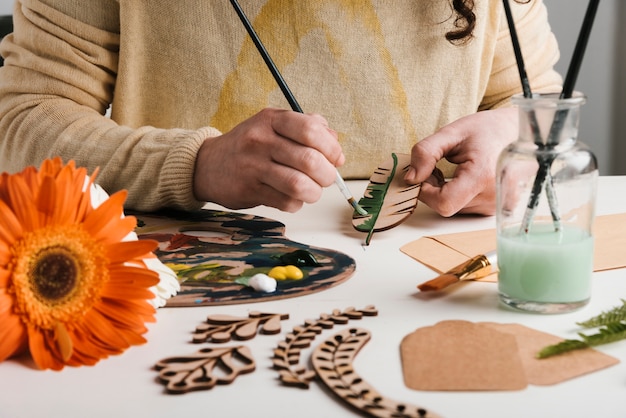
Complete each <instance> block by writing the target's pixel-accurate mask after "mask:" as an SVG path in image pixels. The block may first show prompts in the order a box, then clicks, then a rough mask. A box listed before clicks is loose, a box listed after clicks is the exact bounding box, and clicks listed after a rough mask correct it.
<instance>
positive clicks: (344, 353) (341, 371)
mask: <svg viewBox="0 0 626 418" xmlns="http://www.w3.org/2000/svg"><path fill="white" fill-rule="evenodd" d="M369 340H370V333H369V331H367V330H364V329H360V328H350V329H346V330H343V331H341V332H339V333H337V334H335V335H334V336H332V337H331V338H329V339H327V340H326V341H324V342H323V343H322V344H320V345H319V346H318V347H317V348H316V349H315V350H314V352H313V355H312V358H311V361H312V363H313V368H314V369H315V371H316V372H317V375H318V376H319V377H320V379H321V380H322V382H324V384H325V385H326V386H328V388H329V389H330V390H331V391H332V392H333V393H335V395H337V396H338V397H339V398H341V399H342V400H344V401H345V402H347V403H348V404H350V405H351V406H352V407H354V408H356V409H358V410H359V411H361V412H362V413H364V414H366V415H368V416H372V417H380V418H404V417H406V418H409V417H418V418H436V417H438V415H436V414H434V413H431V412H430V411H428V410H426V409H424V408H422V407H418V406H414V405H410V404H406V403H398V402H395V401H393V400H390V399H387V398H385V397H384V396H382V395H380V394H379V393H378V392H376V390H375V389H374V388H373V387H372V386H371V385H370V384H368V383H367V382H366V381H364V380H363V379H362V378H361V377H360V376H359V375H358V374H357V373H356V372H355V371H354V368H353V367H352V363H353V361H354V358H355V357H356V355H357V353H358V352H359V351H360V350H361V348H363V346H364V345H365V344H366V343H367V342H368V341H369Z"/></svg>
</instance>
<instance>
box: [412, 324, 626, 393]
mask: <svg viewBox="0 0 626 418" xmlns="http://www.w3.org/2000/svg"><path fill="white" fill-rule="evenodd" d="M561 340H562V339H561V338H559V337H556V336H554V335H551V334H547V333H544V332H540V331H537V330H534V329H531V328H528V327H525V326H523V325H519V324H496V323H492V322H480V323H472V322H469V321H442V322H439V323H437V324H436V325H434V326H430V327H424V328H420V329H417V330H415V331H414V332H413V333H411V334H409V335H407V336H406V337H405V338H404V339H403V340H402V343H401V346H400V351H401V355H402V371H403V375H404V382H405V385H406V386H407V387H409V388H411V389H415V390H428V391H460V390H463V391H477V390H494V391H495V390H521V389H524V388H526V387H527V386H528V385H529V384H533V385H552V384H556V383H560V382H563V381H565V380H569V379H572V378H575V377H578V376H582V375H585V374H588V373H592V372H595V371H597V370H601V369H604V368H607V367H610V366H613V365H615V364H618V363H619V360H618V359H616V358H614V357H611V356H608V355H606V354H603V353H601V352H599V351H597V350H594V349H592V348H588V349H584V350H575V351H571V352H569V353H565V354H561V355H558V356H554V357H549V358H546V359H537V358H535V355H536V353H537V352H539V350H540V349H542V348H543V347H545V346H546V345H550V344H554V343H556V342H559V341H561Z"/></svg>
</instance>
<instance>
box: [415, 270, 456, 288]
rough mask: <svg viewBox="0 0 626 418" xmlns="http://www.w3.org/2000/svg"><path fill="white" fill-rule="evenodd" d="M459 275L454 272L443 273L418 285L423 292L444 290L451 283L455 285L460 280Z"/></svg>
mask: <svg viewBox="0 0 626 418" xmlns="http://www.w3.org/2000/svg"><path fill="white" fill-rule="evenodd" d="M459 281H460V280H459V277H458V276H455V275H454V274H449V273H447V274H442V275H441V276H439V277H436V278H434V279H432V280H429V281H427V282H424V283H422V284H420V285H418V286H417V288H418V289H419V290H421V291H422V292H430V291H433V290H442V289H444V288H446V287H448V286H450V285H453V284H455V283H457V282H459Z"/></svg>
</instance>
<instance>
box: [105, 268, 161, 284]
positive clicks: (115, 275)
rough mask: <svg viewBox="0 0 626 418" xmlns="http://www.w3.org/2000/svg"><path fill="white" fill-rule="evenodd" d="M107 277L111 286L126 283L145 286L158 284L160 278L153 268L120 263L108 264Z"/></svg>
mask: <svg viewBox="0 0 626 418" xmlns="http://www.w3.org/2000/svg"><path fill="white" fill-rule="evenodd" d="M109 277H110V279H109V280H110V282H109V283H110V284H111V286H117V285H118V284H126V285H133V286H137V287H145V288H147V287H151V286H154V285H156V284H158V283H159V280H160V279H159V275H158V273H157V272H156V271H154V270H150V269H147V268H137V267H131V266H126V265H122V264H114V265H112V266H109Z"/></svg>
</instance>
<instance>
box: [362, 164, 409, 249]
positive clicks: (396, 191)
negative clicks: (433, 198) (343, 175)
mask: <svg viewBox="0 0 626 418" xmlns="http://www.w3.org/2000/svg"><path fill="white" fill-rule="evenodd" d="M410 163H411V156H410V155H408V154H391V159H389V160H387V161H385V162H384V163H383V164H381V165H380V166H379V167H378V168H377V169H376V171H374V173H373V174H372V176H371V177H370V182H369V185H368V186H367V189H366V190H365V195H364V196H363V197H362V198H361V200H359V205H361V206H362V207H363V208H364V209H365V210H366V211H367V213H368V214H367V215H365V216H363V215H359V214H358V213H357V212H354V214H353V216H352V225H353V226H354V228H355V229H356V230H357V231H362V232H367V233H368V234H367V238H366V239H365V243H366V244H367V245H369V243H370V240H371V238H372V235H373V234H374V232H377V231H384V230H386V229H390V228H393V227H394V226H397V225H399V224H401V223H402V222H403V221H404V220H405V219H407V218H408V217H409V216H410V215H411V214H412V213H413V211H414V210H415V207H416V206H417V197H418V196H419V192H420V188H421V187H420V185H419V184H418V185H408V184H406V182H405V181H404V175H405V173H406V172H407V171H408V169H409V166H410Z"/></svg>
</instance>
